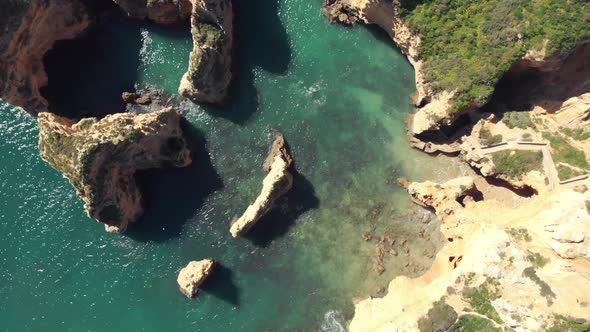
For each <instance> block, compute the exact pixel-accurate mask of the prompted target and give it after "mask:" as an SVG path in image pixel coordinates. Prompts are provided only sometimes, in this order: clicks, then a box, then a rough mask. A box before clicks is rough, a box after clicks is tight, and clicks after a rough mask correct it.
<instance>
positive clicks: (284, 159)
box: [229, 133, 293, 237]
mask: <svg viewBox="0 0 590 332" xmlns="http://www.w3.org/2000/svg"><path fill="white" fill-rule="evenodd" d="M275 135H276V138H275V140H274V142H273V145H272V147H271V150H270V153H269V155H268V157H267V158H266V161H265V162H264V165H263V169H264V170H265V171H266V172H268V175H267V176H266V177H265V178H264V180H263V181H262V191H261V192H260V195H258V197H257V198H256V201H254V203H253V204H252V205H250V206H248V208H247V209H246V211H245V212H244V214H243V215H242V216H241V217H240V218H238V219H237V220H235V221H234V222H233V223H232V225H231V228H230V230H229V231H230V233H231V235H232V236H233V237H238V236H240V235H242V234H244V233H245V232H247V231H248V229H250V227H252V226H253V225H254V224H255V223H256V222H257V221H258V220H259V219H260V218H261V217H262V216H264V215H265V214H266V213H267V212H268V211H269V210H270V209H271V208H272V207H273V204H274V202H275V201H276V200H277V199H278V198H279V197H281V196H283V195H284V194H285V193H287V192H288V191H289V190H290V189H291V187H292V186H293V174H291V172H290V171H289V168H290V167H291V163H292V162H293V159H292V158H291V155H290V154H289V151H288V146H287V143H286V142H285V139H284V137H283V135H282V134H280V133H275ZM271 161H272V162H271Z"/></svg>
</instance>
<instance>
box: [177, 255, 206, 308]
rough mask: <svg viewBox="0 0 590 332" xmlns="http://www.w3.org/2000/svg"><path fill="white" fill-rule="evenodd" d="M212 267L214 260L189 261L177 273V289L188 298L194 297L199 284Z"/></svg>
mask: <svg viewBox="0 0 590 332" xmlns="http://www.w3.org/2000/svg"><path fill="white" fill-rule="evenodd" d="M214 267H215V262H214V261H213V260H211V259H203V260H200V261H191V262H189V263H188V265H187V266H185V267H184V268H183V269H182V270H180V272H179V273H178V278H176V282H177V283H178V289H179V290H180V291H181V292H182V294H184V295H186V296H187V297H188V298H193V297H195V295H197V293H198V292H199V286H200V285H201V284H202V283H203V281H205V279H207V277H209V276H210V275H211V273H212V272H213V268H214Z"/></svg>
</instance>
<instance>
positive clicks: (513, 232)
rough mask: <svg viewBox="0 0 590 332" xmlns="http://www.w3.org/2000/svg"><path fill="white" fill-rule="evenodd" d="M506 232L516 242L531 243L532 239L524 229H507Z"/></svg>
mask: <svg viewBox="0 0 590 332" xmlns="http://www.w3.org/2000/svg"><path fill="white" fill-rule="evenodd" d="M507 232H508V234H509V235H510V236H512V237H513V238H515V239H517V240H524V241H526V242H531V240H532V239H533V238H532V237H531V235H530V234H529V231H528V230H527V229H526V228H509V229H508V230H507Z"/></svg>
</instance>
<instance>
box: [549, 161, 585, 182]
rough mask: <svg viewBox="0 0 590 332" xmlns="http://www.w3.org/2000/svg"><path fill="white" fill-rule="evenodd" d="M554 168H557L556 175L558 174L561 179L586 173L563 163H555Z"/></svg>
mask: <svg viewBox="0 0 590 332" xmlns="http://www.w3.org/2000/svg"><path fill="white" fill-rule="evenodd" d="M556 168H557V175H558V176H559V179H560V180H561V181H563V180H568V179H571V178H575V177H576V176H580V175H584V174H586V173H585V172H582V171H580V170H577V169H574V168H571V167H569V166H566V165H563V164H559V165H557V166H556Z"/></svg>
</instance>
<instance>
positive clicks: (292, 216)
mask: <svg viewBox="0 0 590 332" xmlns="http://www.w3.org/2000/svg"><path fill="white" fill-rule="evenodd" d="M234 8H235V9H236V12H237V13H238V15H237V18H236V20H237V21H236V31H237V36H236V38H237V40H238V44H237V47H238V51H237V53H236V61H237V74H236V80H235V83H234V85H233V88H232V93H231V94H232V98H231V101H230V102H229V103H228V104H227V105H226V106H224V107H223V108H213V107H201V106H198V105H195V104H193V103H191V102H188V101H184V102H182V103H180V105H179V111H180V112H181V113H182V114H184V115H185V116H186V118H187V119H188V121H189V122H190V126H189V128H188V130H187V132H188V133H189V135H190V137H191V139H192V140H193V141H194V145H195V151H196V152H195V160H194V163H193V164H192V165H191V166H190V167H187V168H182V169H165V170H155V171H146V172H142V173H141V174H139V175H138V178H140V180H141V182H142V186H143V188H144V192H145V193H144V198H145V204H146V213H145V215H144V217H142V218H141V219H140V220H139V221H138V222H137V224H135V225H134V226H133V227H132V228H131V229H129V231H128V232H127V233H126V234H125V235H118V234H109V233H106V232H105V231H104V227H103V226H102V225H101V224H99V223H97V222H95V221H94V220H92V219H90V218H88V217H87V216H86V214H85V212H84V210H83V205H82V201H81V200H80V199H78V198H77V197H76V194H75V191H74V189H73V187H72V186H71V185H70V184H69V183H68V181H67V180H66V179H65V178H63V177H62V175H61V174H59V173H58V172H57V171H55V170H54V169H52V168H51V167H50V166H49V165H48V164H46V163H45V162H44V161H42V160H41V159H40V157H39V153H38V149H37V139H38V130H37V127H36V121H35V119H34V118H32V117H31V116H29V115H28V114H26V113H24V112H22V111H20V110H18V109H16V108H14V107H12V106H10V105H7V104H6V103H4V102H1V101H0V280H1V282H0V321H1V322H2V323H1V324H0V330H1V331H295V330H297V331H344V328H345V326H346V320H349V319H351V318H352V315H353V312H354V307H353V298H359V297H360V298H362V297H366V296H383V295H384V292H386V290H387V285H388V283H389V281H390V280H391V279H393V278H394V277H395V276H397V275H402V274H403V275H412V276H417V275H419V274H421V273H422V272H423V271H425V269H427V268H428V267H429V265H430V263H431V262H432V257H433V256H434V255H435V254H436V252H437V250H438V248H439V247H440V243H441V239H440V233H439V230H438V228H439V225H438V223H437V222H436V220H432V221H430V222H428V220H430V218H431V213H430V212H429V211H426V210H424V209H421V208H418V207H416V206H414V205H413V204H412V203H411V202H410V200H409V199H408V197H407V195H406V194H405V193H404V192H403V190H402V189H401V188H399V187H398V186H397V185H396V181H395V180H396V178H398V177H400V176H405V177H408V178H410V179H412V180H425V179H434V180H437V179H438V180H442V179H445V178H447V177H450V176H452V175H454V174H457V173H460V172H461V169H459V168H458V167H457V166H456V165H454V164H453V163H452V162H450V161H448V160H445V159H441V158H433V157H430V156H427V155H425V154H422V153H419V152H417V151H414V150H412V149H411V148H410V147H409V145H408V143H407V141H406V134H405V123H404V120H405V118H406V116H407V114H408V113H409V112H411V111H412V107H411V105H410V101H409V95H410V94H411V93H412V92H413V90H414V77H413V75H414V73H413V70H412V68H411V66H410V65H409V64H408V62H407V61H406V59H405V58H404V57H403V56H402V55H401V54H400V52H399V50H397V49H396V48H395V47H394V46H393V43H392V42H391V41H390V40H389V39H388V38H387V36H386V35H385V34H384V33H382V32H380V31H379V30H377V29H374V28H371V27H361V26H357V27H352V28H350V27H349V28H346V27H342V26H335V25H330V24H329V23H328V22H327V20H326V19H325V18H324V17H323V16H322V13H321V1H319V0H265V1H253V2H246V1H241V0H239V1H235V2H234ZM100 22H101V23H100V24H99V26H98V27H97V28H96V29H95V30H94V31H92V32H90V33H89V34H88V35H87V36H86V37H85V38H84V39H82V40H79V41H74V42H62V43H60V44H59V45H58V46H57V47H56V48H55V50H54V51H52V52H51V53H50V54H49V55H48V56H47V58H46V64H47V72H48V75H49V84H50V85H49V87H48V88H47V89H46V90H45V91H44V93H45V94H46V96H47V97H48V99H49V100H50V103H51V111H52V112H55V113H58V114H62V115H66V116H71V117H79V116H88V115H98V116H102V115H105V114H108V113H114V112H120V111H123V109H124V105H123V104H122V102H121V101H120V94H121V92H122V91H128V90H130V89H133V88H134V87H135V88H141V89H153V88H155V89H164V90H166V91H167V92H169V93H170V94H172V95H174V94H176V89H177V87H178V84H179V81H180V78H181V77H182V74H183V73H184V72H185V70H186V67H187V61H188V56H189V53H190V50H191V49H192V41H191V36H190V34H189V32H188V28H186V27H185V28H184V29H182V28H178V29H174V28H162V27H158V26H154V25H151V24H148V23H141V22H132V21H129V20H124V19H123V18H121V17H120V16H117V15H103V16H102V17H101V18H100ZM271 128H276V129H279V130H281V131H282V132H283V133H284V135H285V137H286V139H287V141H288V142H289V144H290V146H291V151H292V154H293V157H294V159H295V163H296V164H295V167H296V170H297V175H296V177H295V183H294V188H293V190H292V192H291V193H289V194H288V195H287V196H286V197H285V198H283V199H281V200H280V201H279V202H278V204H277V207H276V208H275V209H274V210H273V211H272V212H271V213H270V214H269V215H268V216H267V217H265V218H264V219H263V220H261V221H260V222H259V224H257V225H256V226H255V227H254V228H253V229H252V230H251V232H250V233H249V235H248V236H247V237H245V238H239V239H232V238H231V236H230V234H229V225H230V222H231V221H232V219H233V218H234V217H237V216H239V215H240V214H241V213H242V212H243V211H244V210H245V208H246V207H247V206H248V204H250V203H251V202H252V201H253V200H254V199H255V197H256V196H257V194H258V192H259V190H260V188H261V181H262V179H263V177H264V173H263V171H262V169H261V165H262V162H263V160H264V158H265V156H266V153H267V152H268V149H269V146H270V143H271V139H272V137H271ZM392 240H395V243H394V244H393V245H391V246H390V247H391V248H394V250H390V249H391V248H389V247H388V249H386V250H385V252H384V250H383V249H380V248H383V246H382V245H381V244H382V243H384V242H389V243H390V242H392ZM394 252H395V254H394ZM203 258H212V259H215V260H216V261H218V262H220V267H219V268H218V269H217V270H216V272H215V274H214V275H213V276H212V277H211V278H210V279H209V280H208V281H207V282H206V283H205V284H204V286H203V290H202V291H201V292H200V293H199V295H198V296H197V297H196V298H195V299H193V300H189V299H187V298H186V297H185V296H184V295H182V294H181V293H180V292H179V291H178V290H177V285H176V276H177V273H178V271H179V270H180V269H181V268H182V267H183V266H184V265H186V264H187V263H188V262H189V261H191V260H200V259H203Z"/></svg>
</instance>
